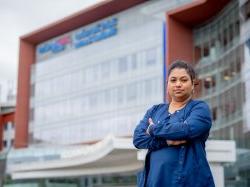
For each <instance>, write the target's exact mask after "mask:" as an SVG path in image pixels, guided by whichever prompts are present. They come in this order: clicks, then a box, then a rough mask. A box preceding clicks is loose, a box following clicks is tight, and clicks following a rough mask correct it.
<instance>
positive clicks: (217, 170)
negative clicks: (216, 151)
mask: <svg viewBox="0 0 250 187" xmlns="http://www.w3.org/2000/svg"><path fill="white" fill-rule="evenodd" d="M209 165H210V168H211V171H212V174H213V177H214V183H215V186H219V187H224V186H225V184H224V167H223V165H222V164H221V163H215V162H213V163H209Z"/></svg>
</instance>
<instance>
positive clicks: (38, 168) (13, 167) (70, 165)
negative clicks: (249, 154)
mask: <svg viewBox="0 0 250 187" xmlns="http://www.w3.org/2000/svg"><path fill="white" fill-rule="evenodd" d="M47 149H48V148H47ZM41 150H42V151H43V156H42V155H41V154H40V155H39V151H41ZM206 150H207V156H208V160H209V162H210V165H211V169H212V172H213V175H214V177H215V182H216V186H220V187H223V186H224V171H223V166H222V164H223V163H225V162H234V161H235V160H236V154H235V151H236V150H235V143H234V142H233V141H215V140H213V141H208V142H207V149H206ZM21 151H22V152H21ZM25 151H29V153H32V155H33V161H30V160H31V155H28V154H27V153H25ZM18 152H19V153H18ZM44 152H45V151H44V148H28V149H26V150H12V151H11V153H10V156H9V157H8V166H7V170H8V173H10V174H11V176H12V178H13V179H32V178H51V177H66V176H81V175H97V174H108V173H122V172H129V171H136V170H139V169H140V168H142V167H143V161H142V160H144V157H145V153H146V150H142V151H137V149H135V148H134V146H133V144H132V139H131V138H116V137H114V136H108V137H106V138H105V139H104V140H102V141H100V142H98V143H96V144H94V145H88V146H70V147H61V148H58V147H56V148H55V147H54V148H53V147H51V148H50V150H49V151H47V152H46V154H45V153H44ZM20 153H21V154H20ZM18 154H20V157H21V156H22V157H25V156H26V157H28V156H29V159H27V160H26V161H20V160H18V159H17V158H18ZM34 155H37V157H35V156H34ZM51 155H54V157H53V156H51ZM48 158H50V160H48Z"/></svg>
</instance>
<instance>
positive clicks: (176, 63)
mask: <svg viewBox="0 0 250 187" xmlns="http://www.w3.org/2000/svg"><path fill="white" fill-rule="evenodd" d="M176 68H178V69H185V70H186V72H187V74H188V75H189V76H190V78H191V81H192V83H193V82H194V79H195V78H196V73H195V71H194V68H193V67H192V66H191V65H190V64H189V63H187V62H185V61H183V60H176V61H174V62H173V63H172V64H171V65H170V67H169V69H168V76H169V75H170V73H171V72H172V71H173V70H174V69H176Z"/></svg>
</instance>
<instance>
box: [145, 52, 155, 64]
mask: <svg viewBox="0 0 250 187" xmlns="http://www.w3.org/2000/svg"><path fill="white" fill-rule="evenodd" d="M156 60H157V54H156V49H155V48H154V49H149V50H147V51H146V65H148V66H151V65H154V64H156Z"/></svg>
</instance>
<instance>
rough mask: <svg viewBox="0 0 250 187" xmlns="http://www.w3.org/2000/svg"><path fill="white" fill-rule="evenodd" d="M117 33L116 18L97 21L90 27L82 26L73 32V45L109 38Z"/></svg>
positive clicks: (81, 45) (84, 44) (78, 45)
mask: <svg viewBox="0 0 250 187" xmlns="http://www.w3.org/2000/svg"><path fill="white" fill-rule="evenodd" d="M116 33H117V18H113V19H111V20H107V21H105V22H101V23H98V24H97V25H94V26H92V27H90V28H87V29H85V28H83V29H81V30H80V31H78V32H76V33H74V47H75V48H79V47H83V46H86V45H89V44H91V43H94V42H97V41H100V40H103V39H105V38H109V37H111V36H114V35H116Z"/></svg>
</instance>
